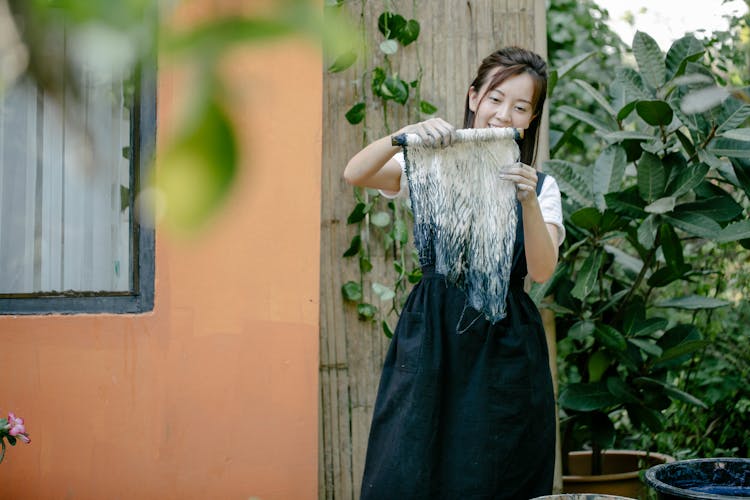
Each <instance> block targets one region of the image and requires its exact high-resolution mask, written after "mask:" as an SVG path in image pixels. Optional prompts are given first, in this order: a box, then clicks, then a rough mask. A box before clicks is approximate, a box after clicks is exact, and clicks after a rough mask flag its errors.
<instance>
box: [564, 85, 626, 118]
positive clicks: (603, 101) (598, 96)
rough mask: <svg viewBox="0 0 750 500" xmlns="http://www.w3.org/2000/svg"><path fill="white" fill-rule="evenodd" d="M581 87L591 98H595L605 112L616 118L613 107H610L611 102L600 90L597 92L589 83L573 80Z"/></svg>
mask: <svg viewBox="0 0 750 500" xmlns="http://www.w3.org/2000/svg"><path fill="white" fill-rule="evenodd" d="M573 82H575V83H576V84H577V85H578V86H579V87H581V88H582V89H583V90H584V91H586V92H587V93H588V94H589V95H590V96H591V97H593V98H594V100H595V101H596V102H597V103H599V106H601V107H602V108H603V109H604V111H606V112H607V113H609V115H610V116H612V117H613V118H614V117H616V115H617V114H616V113H615V110H614V109H612V106H610V104H609V101H607V99H606V98H605V97H604V96H603V95H602V94H601V93H599V91H598V90H596V89H595V88H594V87H592V86H591V84H589V83H588V82H585V81H583V80H579V79H575V80H573Z"/></svg>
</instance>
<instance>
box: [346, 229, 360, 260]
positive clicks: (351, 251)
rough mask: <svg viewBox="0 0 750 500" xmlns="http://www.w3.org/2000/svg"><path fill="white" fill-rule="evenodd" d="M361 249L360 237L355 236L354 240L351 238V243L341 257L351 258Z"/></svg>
mask: <svg viewBox="0 0 750 500" xmlns="http://www.w3.org/2000/svg"><path fill="white" fill-rule="evenodd" d="M361 247H362V237H361V236H360V235H358V234H357V235H355V236H354V238H352V242H351V243H350V244H349V248H348V249H347V250H346V252H344V255H343V256H342V257H353V256H355V255H357V254H358V253H359V249H360V248H361Z"/></svg>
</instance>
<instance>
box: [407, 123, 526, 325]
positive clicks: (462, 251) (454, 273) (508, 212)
mask: <svg viewBox="0 0 750 500" xmlns="http://www.w3.org/2000/svg"><path fill="white" fill-rule="evenodd" d="M516 134H517V132H516V129H512V128H492V129H462V130H458V131H457V138H456V140H455V141H454V143H453V145H451V146H449V147H445V148H442V147H434V146H432V145H429V144H425V143H423V141H422V140H421V139H420V138H419V136H417V135H414V134H406V135H405V136H401V137H399V138H397V140H398V142H400V143H401V144H402V146H403V148H404V156H405V159H406V175H407V179H408V182H409V190H410V193H411V204H412V211H413V212H414V240H415V245H416V247H417V250H418V251H419V253H420V258H422V257H424V256H426V255H431V256H432V257H433V258H434V262H435V270H436V271H437V272H438V273H440V274H443V275H444V276H445V277H446V279H447V280H448V281H449V282H450V283H453V284H455V285H456V286H458V287H459V288H461V289H462V290H463V291H464V292H465V293H466V295H467V299H468V304H469V305H470V306H471V307H473V308H474V309H476V310H478V311H481V312H482V313H484V315H485V317H486V318H487V319H488V320H490V321H492V322H495V321H499V320H501V319H503V318H504V317H505V316H506V311H505V300H506V296H507V293H508V285H509V282H510V272H511V267H512V264H513V247H514V245H515V238H516V223H517V213H516V187H515V185H514V183H512V182H510V181H506V180H502V179H500V176H499V174H500V173H501V172H502V170H503V169H504V168H507V167H509V166H511V165H512V164H514V163H515V162H517V161H518V158H519V149H518V145H517V144H516V141H515V139H516Z"/></svg>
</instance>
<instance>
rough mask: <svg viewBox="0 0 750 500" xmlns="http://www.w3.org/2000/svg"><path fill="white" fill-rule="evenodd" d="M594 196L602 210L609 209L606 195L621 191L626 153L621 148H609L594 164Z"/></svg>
mask: <svg viewBox="0 0 750 500" xmlns="http://www.w3.org/2000/svg"><path fill="white" fill-rule="evenodd" d="M593 175H594V182H593V194H594V198H595V200H596V205H597V207H598V208H599V209H600V210H604V209H605V208H607V203H606V201H605V199H604V195H606V194H607V193H611V192H613V191H619V190H620V187H621V186H622V180H623V178H624V177H625V151H624V150H623V149H622V148H621V147H620V146H609V147H607V148H606V149H605V150H604V151H602V152H601V154H600V155H599V156H598V157H597V158H596V163H594V174H593Z"/></svg>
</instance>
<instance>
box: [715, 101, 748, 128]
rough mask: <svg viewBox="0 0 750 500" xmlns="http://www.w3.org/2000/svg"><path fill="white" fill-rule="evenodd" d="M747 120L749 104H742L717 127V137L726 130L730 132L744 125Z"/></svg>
mask: <svg viewBox="0 0 750 500" xmlns="http://www.w3.org/2000/svg"><path fill="white" fill-rule="evenodd" d="M748 118H750V104H744V105H742V106H740V107H739V108H737V109H736V110H735V111H734V112H733V113H732V114H731V115H730V116H729V118H727V119H726V120H725V121H724V123H722V124H721V125H719V128H717V129H716V133H717V134H718V135H721V134H723V133H724V132H726V131H727V130H732V129H734V128H736V127H739V126H740V125H742V124H743V123H745V122H746V121H747V119H748Z"/></svg>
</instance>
